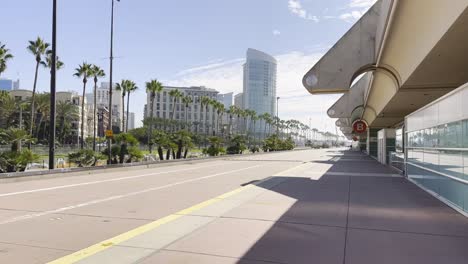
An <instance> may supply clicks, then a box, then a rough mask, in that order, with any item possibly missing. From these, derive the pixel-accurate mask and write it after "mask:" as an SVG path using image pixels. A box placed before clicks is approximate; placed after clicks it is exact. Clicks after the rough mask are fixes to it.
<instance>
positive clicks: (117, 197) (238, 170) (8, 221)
mask: <svg viewBox="0 0 468 264" xmlns="http://www.w3.org/2000/svg"><path fill="white" fill-rule="evenodd" d="M262 166H264V165H255V166H250V167H246V168H242V169H237V170H231V171H226V172H221V173H216V174H212V175H208V176H203V177H199V178H195V179H190V180H184V181H180V182H175V183H171V184H166V185H163V186H158V187H153V188H148V189H144V190H141V191H136V192H130V193H126V194H122V195H115V196H110V197H107V198H103V199H97V200H92V201H89V202H85V203H80V204H76V205H71V206H67V207H62V208H58V209H55V210H50V211H44V212H40V213H35V214H27V215H22V216H17V217H14V218H11V219H8V220H5V221H2V222H0V225H4V224H10V223H15V222H19V221H22V220H27V219H31V218H36V217H40V216H44V215H49V214H56V213H61V212H64V211H68V210H72V209H76V208H81V207H85V206H89V205H94V204H99V203H104V202H109V201H113V200H117V199H122V198H127V197H130V196H135V195H139V194H143V193H147V192H152V191H157V190H161V189H166V188H170V187H174V186H177V185H182V184H185V183H191V182H196V181H200V180H206V179H210V178H214V177H219V176H222V175H226V174H231V173H235V172H240V171H244V170H250V169H253V168H258V167H262Z"/></svg>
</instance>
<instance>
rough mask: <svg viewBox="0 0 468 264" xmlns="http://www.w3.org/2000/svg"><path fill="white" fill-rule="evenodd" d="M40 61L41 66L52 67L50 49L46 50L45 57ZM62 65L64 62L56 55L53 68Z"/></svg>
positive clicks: (58, 68)
mask: <svg viewBox="0 0 468 264" xmlns="http://www.w3.org/2000/svg"><path fill="white" fill-rule="evenodd" d="M40 63H41V65H42V66H44V68H47V69H52V50H47V51H46V53H45V58H44V60H42V61H41V62H40ZM64 66H65V64H64V63H63V62H62V61H60V59H59V57H58V56H57V58H56V61H55V68H56V69H57V70H60V69H62V68H63V67H64Z"/></svg>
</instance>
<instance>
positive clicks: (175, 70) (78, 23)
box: [0, 0, 375, 131]
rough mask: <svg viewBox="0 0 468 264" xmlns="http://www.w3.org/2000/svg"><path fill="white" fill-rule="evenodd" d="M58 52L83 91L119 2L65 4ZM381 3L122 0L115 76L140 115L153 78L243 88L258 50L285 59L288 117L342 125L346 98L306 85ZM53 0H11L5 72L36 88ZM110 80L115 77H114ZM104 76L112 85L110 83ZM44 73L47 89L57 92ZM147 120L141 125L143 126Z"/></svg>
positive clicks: (64, 82) (6, 1) (71, 84)
mask: <svg viewBox="0 0 468 264" xmlns="http://www.w3.org/2000/svg"><path fill="white" fill-rule="evenodd" d="M58 2H59V7H58V12H59V17H58V22H59V26H58V55H59V56H60V58H61V60H62V61H64V62H65V68H64V69H63V70H60V71H59V73H58V74H59V75H58V89H59V90H62V91H69V90H74V91H80V90H81V82H80V80H78V79H76V78H74V77H73V76H72V74H73V71H74V69H75V68H76V67H77V65H78V64H79V63H81V62H83V61H87V62H89V63H94V64H97V65H100V66H102V67H103V68H104V69H106V70H107V69H108V60H107V59H106V57H108V53H109V52H108V49H109V18H110V0H80V1H58ZM374 2H375V0H223V1H220V0H197V1H193V0H170V1H167V0H138V1H135V0H133V1H132V0H122V1H121V2H120V3H116V9H115V15H116V20H115V50H114V53H115V56H116V57H117V58H116V60H115V66H114V67H115V69H114V76H115V77H114V78H116V80H121V79H124V78H125V79H132V80H134V81H135V82H137V84H138V86H139V87H140V91H139V92H137V93H136V96H134V97H133V99H132V103H131V111H133V112H135V113H136V114H137V119H141V118H142V113H143V105H144V103H145V92H144V83H145V81H148V80H150V79H153V78H157V79H160V80H162V81H163V83H165V84H170V85H205V86H207V87H211V88H215V89H218V90H220V91H222V92H231V91H233V92H240V91H241V90H242V68H241V65H242V63H243V62H242V60H243V58H244V57H245V52H246V50H247V48H255V49H259V50H262V51H265V52H267V53H270V54H272V55H274V56H275V57H277V59H278V60H279V71H278V94H279V95H280V96H282V97H283V98H285V99H284V100H283V102H282V103H281V104H280V112H282V113H281V114H280V115H282V116H283V118H296V119H300V120H302V121H303V122H307V123H308V121H309V118H311V119H312V123H313V125H314V126H315V127H317V128H319V129H323V130H330V131H334V127H333V126H332V124H333V121H332V120H329V119H328V117H327V116H326V110H327V109H328V107H329V106H331V104H332V103H333V102H334V101H335V100H336V99H337V98H338V97H337V96H336V95H335V96H311V95H310V96H309V95H308V94H307V93H306V91H305V89H304V88H303V87H302V85H301V78H302V76H303V75H304V74H305V72H306V71H307V70H308V69H309V68H311V67H312V66H313V65H314V63H315V62H316V61H317V60H318V59H319V58H320V57H321V56H322V55H323V54H324V53H325V52H326V51H327V50H328V48H329V47H330V46H331V45H333V44H334V43H335V42H336V41H337V40H338V39H339V38H340V37H341V36H342V35H343V34H344V33H345V32H346V31H347V30H348V29H349V28H350V27H351V26H352V24H353V23H354V22H355V21H356V20H357V19H358V18H359V17H360V16H361V15H362V14H363V12H365V10H367V9H368V8H369V7H370V6H371V5H372V3H374ZM51 3H52V1H44V0H41V1H37V0H3V1H2V18H1V20H2V24H3V25H5V21H6V25H7V26H4V27H3V30H2V33H1V34H0V42H2V43H5V44H6V45H7V46H8V48H9V49H10V50H11V52H12V53H13V55H14V56H15V58H14V60H13V61H12V62H11V63H9V65H8V69H7V71H6V72H5V73H4V74H3V75H2V78H11V79H16V78H20V80H21V88H22V89H31V87H32V82H33V74H34V58H33V56H32V55H31V54H29V53H28V52H27V51H26V46H27V41H28V40H32V39H34V38H36V37H37V36H41V37H42V38H44V39H46V40H47V41H50V39H51V37H50V35H51ZM106 80H107V78H106ZM106 80H105V81H106ZM48 82H49V75H48V74H47V72H46V70H45V69H42V70H41V72H40V75H39V85H38V89H39V91H46V90H48V89H49V88H48V87H49V84H48ZM138 123H139V122H138Z"/></svg>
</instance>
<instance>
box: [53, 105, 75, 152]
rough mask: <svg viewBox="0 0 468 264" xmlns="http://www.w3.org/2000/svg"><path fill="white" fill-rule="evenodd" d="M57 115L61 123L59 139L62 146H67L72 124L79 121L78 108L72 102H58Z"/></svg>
mask: <svg viewBox="0 0 468 264" xmlns="http://www.w3.org/2000/svg"><path fill="white" fill-rule="evenodd" d="M56 115H57V119H58V120H59V122H60V123H59V124H58V125H59V129H58V138H59V141H60V142H61V143H62V144H65V140H66V139H67V134H68V132H69V131H68V130H69V129H70V128H71V124H72V123H73V122H76V121H78V119H79V113H78V108H77V107H76V106H75V105H73V104H71V103H70V102H66V101H59V102H57V111H56Z"/></svg>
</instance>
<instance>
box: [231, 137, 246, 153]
mask: <svg viewBox="0 0 468 264" xmlns="http://www.w3.org/2000/svg"><path fill="white" fill-rule="evenodd" d="M245 143H246V140H245V137H244V136H240V135H237V136H235V137H233V138H232V139H231V142H230V144H229V147H228V148H227V154H242V152H244V151H245V150H246V149H247V146H246V145H245Z"/></svg>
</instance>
